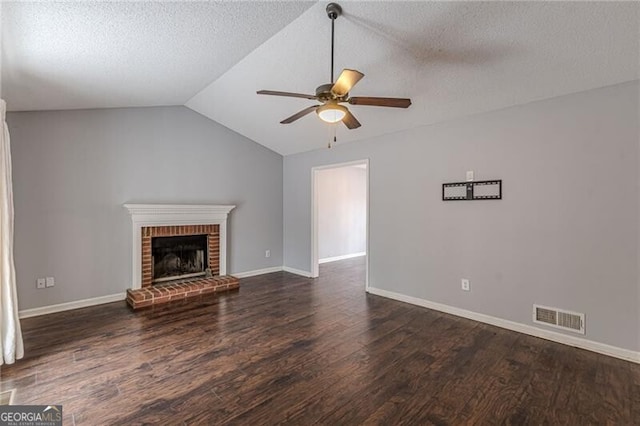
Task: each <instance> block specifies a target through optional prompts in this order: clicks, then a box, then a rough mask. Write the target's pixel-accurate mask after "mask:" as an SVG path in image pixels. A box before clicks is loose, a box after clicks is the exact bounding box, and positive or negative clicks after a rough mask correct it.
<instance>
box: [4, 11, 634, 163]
mask: <svg viewBox="0 0 640 426" xmlns="http://www.w3.org/2000/svg"><path fill="white" fill-rule="evenodd" d="M325 6H326V2H321V3H316V4H314V3H309V2H305V3H301V2H284V3H283V2H206V3H202V2H183V3H165V2H125V3H111V2H100V3H97V2H74V3H46V2H45V3H4V4H3V9H2V14H3V16H2V24H3V28H2V36H3V40H2V49H3V51H2V60H3V63H2V66H3V69H2V87H3V97H5V98H6V99H7V103H8V106H9V109H10V110H40V109H65V108H100V107H118V106H147V105H182V104H185V103H186V105H187V106H188V107H190V108H192V109H193V110H195V111H197V112H199V113H201V114H203V115H205V116H207V117H209V118H211V119H213V120H215V121H218V122H220V123H222V124H223V125H225V126H227V127H229V128H231V129H233V130H235V131H236V132H238V133H241V134H243V135H245V136H247V137H249V138H251V139H253V140H255V141H256V142H258V143H260V144H263V145H265V146H267V147H269V148H271V149H273V150H275V151H277V152H279V153H281V154H284V155H286V154H291V153H295V152H301V151H307V150H311V149H318V148H322V147H324V146H326V144H327V142H328V140H329V135H330V126H329V125H326V124H324V123H323V122H321V121H320V120H319V119H318V118H317V117H316V116H315V115H314V114H310V115H309V116H306V117H304V118H302V119H300V120H299V121H297V122H295V123H293V124H290V125H281V124H279V121H281V120H282V119H283V118H285V117H288V116H289V115H291V114H293V113H294V112H297V111H298V110H300V109H302V108H304V107H306V106H309V105H312V104H313V102H312V101H308V100H304V99H295V98H282V97H269V96H258V95H256V94H255V92H256V90H259V89H271V90H283V91H295V92H302V93H313V92H314V90H315V88H316V86H318V85H320V84H323V83H328V82H329V81H328V80H329V58H330V56H329V53H330V20H329V19H328V18H327V16H326V13H325V11H324V8H325ZM342 6H343V9H344V15H343V16H342V17H340V18H338V20H337V21H336V74H337V73H339V72H340V70H341V69H342V68H354V69H357V70H360V71H362V72H363V73H364V74H365V78H364V79H363V80H362V81H361V82H360V83H358V85H357V86H356V87H355V88H354V89H353V90H352V93H351V94H352V96H397V97H411V98H412V100H413V105H412V106H411V107H410V108H409V109H407V110H397V109H392V108H376V107H366V106H350V109H351V111H352V112H353V113H354V114H355V115H356V117H357V118H358V119H359V120H360V122H361V123H362V127H361V128H359V129H357V130H346V129H345V128H344V127H343V126H341V125H340V126H338V127H337V136H338V142H339V143H341V142H346V141H353V140H359V139H364V138H368V137H372V136H377V135H382V134H391V133H393V132H395V131H398V130H402V129H406V128H411V127H416V126H421V125H426V124H431V123H435V122H438V121H442V120H447V119H451V118H455V117H460V116H465V115H469V114H473V113H478V112H483V111H489V110H495V109H499V108H504V107H508V106H512V105H518V104H523V103H526V102H530V101H533V100H537V99H544V98H549V97H553V96H559V95H563V94H567V93H572V92H578V91H582V90H587V89H591V88H596V87H602V86H607V85H612V84H617V83H620V82H624V81H629V80H635V79H638V78H639V72H640V70H639V68H640V67H639V50H640V46H639V44H640V42H639V39H640V28H639V25H640V24H639V21H640V4H639V3H637V2H626V3H624V2H622V3H618V2H390V1H389V2H351V1H344V2H342ZM390 138H392V136H390Z"/></svg>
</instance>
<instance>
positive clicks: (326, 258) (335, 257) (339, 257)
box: [318, 251, 367, 263]
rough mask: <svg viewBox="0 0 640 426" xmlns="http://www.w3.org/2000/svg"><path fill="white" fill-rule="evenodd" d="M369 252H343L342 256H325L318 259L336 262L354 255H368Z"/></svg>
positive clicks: (319, 260)
mask: <svg viewBox="0 0 640 426" xmlns="http://www.w3.org/2000/svg"><path fill="white" fill-rule="evenodd" d="M366 255H367V252H365V251H363V252H360V253H351V254H343V255H342V256H333V257H325V258H323V259H318V263H329V262H336V261H338V260H345V259H351V258H354V257H361V256H366Z"/></svg>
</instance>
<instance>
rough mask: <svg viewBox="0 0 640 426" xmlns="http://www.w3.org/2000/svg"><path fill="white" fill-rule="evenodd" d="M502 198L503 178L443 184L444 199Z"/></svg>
mask: <svg viewBox="0 0 640 426" xmlns="http://www.w3.org/2000/svg"><path fill="white" fill-rule="evenodd" d="M501 199H502V179H498V180H479V181H475V182H473V181H472V182H451V183H443V184H442V201H465V200H501Z"/></svg>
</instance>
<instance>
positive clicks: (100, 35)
mask: <svg viewBox="0 0 640 426" xmlns="http://www.w3.org/2000/svg"><path fill="white" fill-rule="evenodd" d="M311 5H313V2H309V1H307V2H293V3H292V2H286V1H276V2H162V1H144V2H143V1H125V2H110V1H95V0H94V1H75V2H51V1H44V2H3V4H2V92H3V93H2V95H3V97H4V98H5V99H6V100H7V104H8V108H9V110H10V111H24V110H47V109H80V108H105V107H107V108H108V107H126V106H155V105H183V104H184V103H185V102H186V101H187V100H188V99H189V98H191V97H192V96H193V95H195V94H196V93H197V92H198V91H200V90H202V88H203V87H205V86H207V85H208V84H209V83H211V82H212V81H214V80H215V79H216V78H218V77H219V76H221V75H222V74H223V73H224V72H225V71H227V70H228V69H229V68H231V67H232V66H233V65H235V64H236V63H237V62H238V61H239V60H240V59H242V58H243V57H245V56H246V55H247V54H249V53H250V52H251V51H252V50H254V49H255V48H256V47H258V46H259V45H260V44H262V43H263V42H264V41H265V40H267V39H268V38H269V37H271V36H273V35H274V34H275V33H276V32H278V31H280V30H281V29H282V27H284V26H285V25H287V24H288V23H289V22H291V20H293V19H295V18H297V17H298V16H299V15H300V14H301V13H302V12H304V11H305V10H306V9H308V8H309V7H310V6H311Z"/></svg>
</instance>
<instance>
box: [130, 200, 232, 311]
mask: <svg viewBox="0 0 640 426" xmlns="http://www.w3.org/2000/svg"><path fill="white" fill-rule="evenodd" d="M125 207H126V208H127V210H129V213H130V214H131V218H132V223H133V250H132V252H133V260H132V261H133V265H132V270H133V276H132V288H131V289H129V290H127V302H128V303H129V305H130V306H131V307H132V308H133V309H138V308H143V307H148V306H152V305H157V304H161V303H166V302H170V301H175V300H180V299H184V298H188V297H194V296H199V295H202V294H208V293H216V292H221V291H228V290H232V289H236V288H238V287H239V281H238V279H237V278H235V277H232V276H230V275H227V274H226V259H227V257H226V245H227V244H226V234H227V233H226V228H227V216H228V214H229V212H230V211H231V210H232V209H233V208H234V207H235V206H221V205H185V204H161V205H158V204H125ZM172 241H175V243H174V244H175V245H172ZM194 244H195V245H194ZM198 244H200V246H197V245H198ZM205 253H206V255H205Z"/></svg>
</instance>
